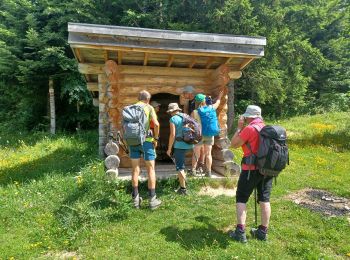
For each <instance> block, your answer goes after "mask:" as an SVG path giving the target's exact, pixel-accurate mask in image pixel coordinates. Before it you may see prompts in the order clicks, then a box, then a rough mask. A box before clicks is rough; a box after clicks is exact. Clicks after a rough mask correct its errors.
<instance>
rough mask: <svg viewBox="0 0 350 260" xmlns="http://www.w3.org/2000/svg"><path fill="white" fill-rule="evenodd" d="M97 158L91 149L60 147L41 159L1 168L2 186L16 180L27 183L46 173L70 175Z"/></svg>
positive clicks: (0, 180) (0, 181)
mask: <svg viewBox="0 0 350 260" xmlns="http://www.w3.org/2000/svg"><path fill="white" fill-rule="evenodd" d="M95 158H96V155H95V153H93V154H92V152H91V150H90V149H85V150H76V149H67V148H59V149H57V150H55V151H54V152H52V153H51V154H48V155H46V156H43V157H41V158H39V159H36V160H33V161H30V162H25V163H21V164H18V165H16V166H14V167H9V168H5V169H0V186H5V185H8V184H9V183H12V182H14V181H17V182H19V183H25V182H28V181H31V180H39V179H41V178H43V177H45V176H46V175H69V174H71V173H72V172H76V171H79V170H80V169H81V168H82V167H84V165H86V164H87V163H88V162H89V161H91V160H92V159H95Z"/></svg>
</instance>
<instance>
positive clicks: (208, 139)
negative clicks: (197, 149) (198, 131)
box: [198, 136, 214, 145]
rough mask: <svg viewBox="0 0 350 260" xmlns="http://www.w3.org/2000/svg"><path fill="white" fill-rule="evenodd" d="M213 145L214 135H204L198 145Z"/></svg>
mask: <svg viewBox="0 0 350 260" xmlns="http://www.w3.org/2000/svg"><path fill="white" fill-rule="evenodd" d="M202 144H205V145H213V144H214V136H202V140H201V141H200V142H199V143H198V145H202Z"/></svg>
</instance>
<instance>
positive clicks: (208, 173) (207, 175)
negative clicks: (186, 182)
mask: <svg viewBox="0 0 350 260" xmlns="http://www.w3.org/2000/svg"><path fill="white" fill-rule="evenodd" d="M212 176H213V175H212V174H211V172H207V173H206V174H205V177H207V178H211V177H212Z"/></svg>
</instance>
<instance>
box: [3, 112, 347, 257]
mask: <svg viewBox="0 0 350 260" xmlns="http://www.w3.org/2000/svg"><path fill="white" fill-rule="evenodd" d="M349 116H350V115H349V113H332V114H324V115H317V116H303V117H295V118H292V119H290V120H285V121H280V122H272V123H275V124H280V125H283V126H285V127H286V128H287V133H288V135H289V147H290V165H289V166H288V168H287V169H286V170H285V171H284V172H283V173H282V174H281V175H280V177H279V178H278V182H277V185H274V186H273V193H272V210H273V213H272V217H271V226H270V231H269V241H268V242H267V243H261V242H259V241H254V240H249V242H248V244H247V245H242V244H239V243H236V242H234V241H231V240H230V239H229V238H228V236H227V234H226V233H227V230H228V229H229V228H232V227H233V226H234V224H235V207H234V205H235V202H234V198H229V197H225V196H220V197H216V198H211V197H208V196H197V195H196V191H198V189H199V186H200V185H201V184H202V183H201V182H194V181H191V183H190V185H191V187H192V188H193V190H194V192H193V193H192V194H191V195H190V196H188V197H178V196H176V195H175V194H174V192H173V189H174V188H175V187H176V186H177V182H176V181H175V180H169V181H163V182H161V183H158V195H159V196H160V197H161V199H162V200H163V204H164V205H163V206H162V207H161V208H159V209H158V210H156V211H154V212H151V211H149V210H148V209H142V210H134V209H132V208H131V207H130V204H129V199H130V198H129V193H130V183H128V182H117V183H107V182H106V181H105V179H104V169H103V163H102V162H101V161H100V160H99V159H98V158H97V155H96V153H97V146H98V143H97V135H96V134H95V133H94V132H86V133H82V134H80V135H66V134H58V135H56V136H54V137H52V136H49V135H46V134H45V133H34V134H24V133H22V134H21V133H18V134H16V135H15V134H6V135H4V134H2V135H1V138H0V207H1V209H0V259H34V258H35V259H37V258H39V259H53V258H63V257H66V258H70V259H78V258H84V259H91V258H95V259H145V258H146V259H150V258H158V259H183V258H189V259H252V258H268V259H271V258H276V259H305V258H307V259H319V258H324V259H342V258H346V257H347V254H348V255H349V253H350V237H349V236H348V233H349V231H350V224H349V221H348V220H347V218H346V217H332V218H329V217H324V216H322V215H320V214H319V213H316V212H312V211H310V210H308V209H305V208H301V207H299V206H297V205H295V204H294V203H292V202H291V201H289V200H287V199H286V196H287V195H288V194H289V193H291V192H294V191H297V190H300V189H303V188H306V187H311V188H317V189H325V190H328V191H330V192H332V193H334V194H336V195H339V196H344V197H346V198H348V199H350V189H349V183H350V175H349V169H350V151H349V148H350V147H349V146H350V130H349V129H350V122H349V121H348V120H347V119H348V118H349ZM235 154H236V155H237V158H236V160H237V161H239V157H240V156H241V151H240V150H239V149H237V150H235ZM223 184H224V185H225V186H231V184H230V183H229V180H228V179H226V180H224V183H223ZM215 185H217V183H212V186H215ZM141 192H142V194H146V184H145V183H143V184H142V186H141ZM146 202H147V201H146ZM248 208H249V212H248V221H247V223H248V227H249V228H250V227H251V226H253V224H254V214H253V209H254V206H253V202H252V200H250V202H249V204H248Z"/></svg>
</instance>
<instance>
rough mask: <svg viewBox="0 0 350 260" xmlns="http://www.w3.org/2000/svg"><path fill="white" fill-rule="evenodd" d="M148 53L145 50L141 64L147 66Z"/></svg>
mask: <svg viewBox="0 0 350 260" xmlns="http://www.w3.org/2000/svg"><path fill="white" fill-rule="evenodd" d="M148 55H149V54H148V52H145V56H144V58H143V66H147V60H148Z"/></svg>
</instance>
